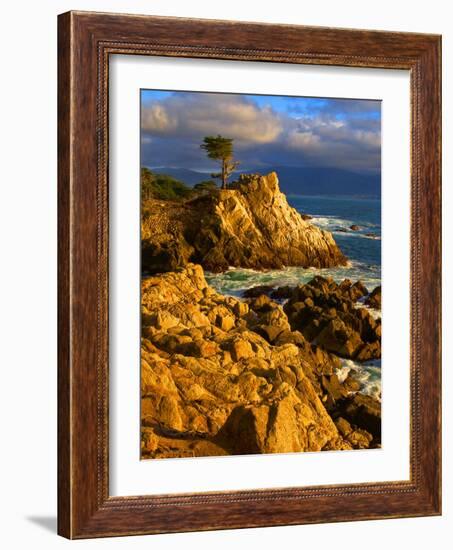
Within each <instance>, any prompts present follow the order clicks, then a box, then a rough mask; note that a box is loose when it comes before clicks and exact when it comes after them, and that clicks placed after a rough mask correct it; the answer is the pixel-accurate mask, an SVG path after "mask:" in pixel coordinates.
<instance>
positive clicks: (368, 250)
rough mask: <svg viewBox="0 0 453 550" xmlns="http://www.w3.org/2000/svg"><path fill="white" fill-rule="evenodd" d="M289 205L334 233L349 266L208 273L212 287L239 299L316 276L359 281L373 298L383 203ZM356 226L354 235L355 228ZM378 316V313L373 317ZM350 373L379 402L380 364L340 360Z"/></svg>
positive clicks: (313, 200) (336, 200)
mask: <svg viewBox="0 0 453 550" xmlns="http://www.w3.org/2000/svg"><path fill="white" fill-rule="evenodd" d="M287 199H288V202H289V203H290V204H291V206H293V207H294V208H295V209H296V210H297V211H298V212H301V213H305V214H310V215H311V216H313V219H312V220H310V222H311V223H313V224H315V225H317V226H318V227H320V228H322V229H326V230H327V231H330V232H331V233H332V234H333V236H334V239H335V241H336V243H337V244H338V246H339V247H340V249H341V250H342V252H343V253H344V254H345V256H346V257H347V258H348V260H349V262H348V265H347V266H344V267H335V268H329V269H314V268H309V269H304V268H301V267H287V268H285V269H280V270H268V271H254V270H253V269H236V268H232V269H229V270H228V271H226V272H224V273H220V274H211V273H206V279H207V281H208V283H209V284H210V285H211V286H212V287H214V288H215V289H216V290H217V291H218V292H221V293H222V294H227V295H230V296H236V297H241V296H242V293H243V292H244V290H246V289H248V288H252V287H254V286H257V285H273V286H282V285H292V286H296V285H299V284H303V283H306V282H308V281H310V279H312V278H313V277H314V276H315V275H322V276H324V277H327V276H331V277H333V279H334V280H335V281H337V282H341V281H342V280H343V279H345V278H348V279H351V280H352V281H357V280H359V279H360V280H361V281H362V282H363V283H364V284H365V286H366V287H367V288H368V290H369V291H370V292H371V290H373V289H374V288H375V287H376V286H379V285H380V284H381V201H380V199H363V198H353V197H308V196H306V197H303V196H296V195H289V196H288V197H287ZM353 224H355V225H358V226H359V230H358V231H352V230H351V229H350V226H351V225H353ZM373 313H374V314H375V315H377V316H379V315H380V312H373ZM350 371H352V373H353V374H354V377H355V378H356V379H357V380H358V381H359V382H360V384H361V389H360V391H361V393H364V394H369V395H373V396H374V397H376V398H378V399H380V398H381V361H380V360H379V361H368V362H366V363H357V362H354V361H351V360H348V359H344V360H342V368H341V369H339V371H338V375H339V377H340V378H345V377H346V376H347V374H348V373H349V372H350Z"/></svg>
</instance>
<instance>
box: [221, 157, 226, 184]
mask: <svg viewBox="0 0 453 550" xmlns="http://www.w3.org/2000/svg"><path fill="white" fill-rule="evenodd" d="M225 164H226V161H225V159H222V189H226V188H227V182H226V166H225Z"/></svg>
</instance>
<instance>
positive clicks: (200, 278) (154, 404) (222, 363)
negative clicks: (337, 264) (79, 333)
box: [141, 264, 380, 458]
mask: <svg viewBox="0 0 453 550" xmlns="http://www.w3.org/2000/svg"><path fill="white" fill-rule="evenodd" d="M357 292H358V293H360V292H361V287H360V285H356V286H354V285H350V286H349V287H348V289H346V288H345V289H344V293H346V294H348V295H353V296H355V295H356V293H357ZM141 359H142V367H141V368H142V371H141V418H142V457H143V458H163V457H172V456H177V457H182V456H210V455H222V454H251V453H275V452H283V453H285V452H302V451H320V450H341V449H354V448H368V447H370V446H375V445H376V444H379V438H380V431H379V430H380V404H379V402H376V401H375V400H373V399H372V398H370V399H371V401H370V400H365V401H363V400H362V401H360V399H359V397H360V394H357V393H356V392H357V390H358V388H359V384H358V383H357V382H356V381H355V380H354V379H353V378H351V377H350V376H348V377H347V378H346V380H344V381H343V382H340V380H339V378H338V376H337V374H336V371H337V369H338V368H339V367H340V360H339V359H338V357H336V356H335V355H333V354H331V353H329V351H328V350H327V348H323V346H321V345H313V344H311V343H310V342H309V341H308V340H307V338H306V337H305V336H304V335H303V333H302V332H300V331H298V330H294V328H293V327H292V325H291V320H290V319H288V316H287V315H286V313H285V311H284V309H283V307H282V306H281V305H279V304H278V303H277V302H275V301H273V300H272V299H271V298H269V297H268V296H266V295H265V294H260V295H258V296H255V297H253V298H250V299H248V300H246V301H242V300H238V299H235V298H232V297H227V296H223V295H220V294H218V293H216V292H215V291H214V290H213V289H212V288H210V287H209V286H208V285H207V283H206V280H205V278H204V274H203V269H202V267H201V266H199V265H193V264H188V265H186V267H185V268H181V269H179V270H177V271H175V272H170V273H165V274H162V275H157V276H154V277H149V278H147V279H144V280H143V282H142V348H141ZM357 399H358V401H357Z"/></svg>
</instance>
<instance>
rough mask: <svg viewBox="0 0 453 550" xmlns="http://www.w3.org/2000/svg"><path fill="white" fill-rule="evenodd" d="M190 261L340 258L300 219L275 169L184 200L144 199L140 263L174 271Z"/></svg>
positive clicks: (323, 234)
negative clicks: (289, 202) (290, 204)
mask: <svg viewBox="0 0 453 550" xmlns="http://www.w3.org/2000/svg"><path fill="white" fill-rule="evenodd" d="M192 261H195V262H197V263H199V264H201V265H202V266H203V267H204V268H205V269H207V270H209V271H213V272H220V271H225V270H226V269H228V267H229V266H233V267H244V268H253V269H265V268H276V269H281V268H282V267H283V266H302V267H310V266H313V267H333V266H336V265H344V264H345V263H346V258H345V257H344V256H343V254H342V253H341V251H340V250H339V248H338V246H337V245H336V243H335V241H334V239H333V237H332V235H331V233H329V232H327V231H323V230H321V229H319V228H318V227H316V226H315V225H313V224H311V223H309V222H308V221H306V220H304V219H303V218H302V216H301V215H300V214H299V213H298V212H297V211H296V210H295V209H294V208H292V207H291V206H289V204H288V202H287V200H286V197H285V195H284V194H283V193H282V192H281V191H280V188H279V184H278V178H277V174H275V172H271V173H270V174H268V175H267V176H244V177H242V178H240V181H238V182H235V184H233V185H232V186H231V188H230V189H225V190H218V191H217V192H213V193H210V194H206V195H202V196H198V197H197V198H195V199H191V200H188V201H185V202H182V203H181V202H171V201H166V202H165V203H162V201H158V200H148V201H146V204H145V206H144V208H143V215H142V266H143V269H144V270H145V271H147V272H148V273H162V272H166V271H174V270H176V269H178V268H179V267H182V266H185V265H187V264H188V263H190V262H192Z"/></svg>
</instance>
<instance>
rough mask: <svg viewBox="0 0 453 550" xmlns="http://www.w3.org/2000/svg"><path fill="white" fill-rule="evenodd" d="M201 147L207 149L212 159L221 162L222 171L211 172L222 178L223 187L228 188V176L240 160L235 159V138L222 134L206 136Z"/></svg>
mask: <svg viewBox="0 0 453 550" xmlns="http://www.w3.org/2000/svg"><path fill="white" fill-rule="evenodd" d="M200 147H201V148H202V149H204V150H205V151H206V153H207V155H208V157H209V158H210V159H214V160H218V161H219V162H220V165H221V168H222V171H221V172H219V173H217V174H211V177H213V178H220V179H221V180H222V189H226V188H227V181H228V178H229V177H230V176H231V174H232V173H233V172H234V170H235V169H236V168H237V166H238V165H239V162H235V161H233V140H232V139H231V138H225V137H222V136H221V135H217V136H206V137H205V138H203V143H202V144H201V145H200Z"/></svg>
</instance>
